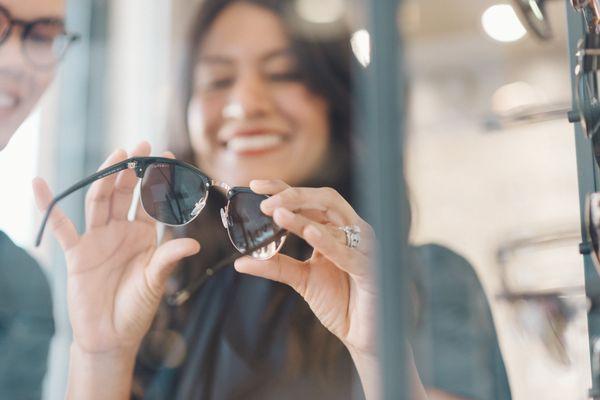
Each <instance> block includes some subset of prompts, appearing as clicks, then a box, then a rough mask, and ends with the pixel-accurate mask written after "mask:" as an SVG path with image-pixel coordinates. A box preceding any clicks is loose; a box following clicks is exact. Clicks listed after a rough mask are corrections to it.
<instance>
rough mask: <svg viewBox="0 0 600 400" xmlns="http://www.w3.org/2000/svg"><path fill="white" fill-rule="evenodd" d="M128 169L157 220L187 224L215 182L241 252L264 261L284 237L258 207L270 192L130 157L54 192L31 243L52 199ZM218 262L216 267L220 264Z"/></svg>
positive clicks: (176, 164) (168, 162)
mask: <svg viewBox="0 0 600 400" xmlns="http://www.w3.org/2000/svg"><path fill="white" fill-rule="evenodd" d="M127 169H132V170H134V171H135V174H136V175H137V177H138V178H139V179H140V202H141V204H142V208H143V209H144V211H145V212H146V214H148V215H149V216H150V217H151V218H152V219H154V220H155V221H158V222H160V223H163V224H165V225H168V226H183V225H186V224H189V223H190V222H192V221H193V220H194V219H195V218H196V217H197V216H198V215H199V214H200V212H201V211H202V209H203V208H204V206H205V205H206V201H207V200H208V193H209V189H210V188H211V187H219V188H221V189H224V190H225V191H226V196H227V205H226V206H225V207H224V208H222V209H221V221H222V223H223V226H224V227H225V229H227V233H228V235H229V239H230V241H231V243H232V244H233V246H234V247H235V248H236V249H237V250H238V251H239V252H240V253H242V254H243V255H251V256H252V257H253V258H255V259H259V260H266V259H269V258H271V257H273V256H274V255H275V254H277V253H278V252H279V250H280V249H281V247H282V246H283V243H284V242H285V238H286V236H285V233H286V231H285V230H283V229H281V228H280V227H278V226H277V225H276V224H275V222H274V221H273V219H272V218H271V217H269V216H267V215H265V214H263V213H262V211H261V210H260V203H261V202H262V201H263V200H265V199H267V198H268V196H265V195H261V194H256V193H254V192H252V190H250V188H246V187H233V188H232V187H230V186H229V185H227V184H226V183H223V182H217V181H215V180H212V179H211V178H209V177H208V176H207V175H205V174H204V173H203V172H201V171H200V170H199V169H197V168H196V167H194V166H192V165H190V164H187V163H184V162H182V161H179V160H174V159H171V158H164V157H133V158H129V159H127V160H124V161H122V162H119V163H117V164H114V165H112V166H110V167H107V168H105V169H102V170H100V171H98V172H96V173H95V174H92V175H90V176H89V177H87V178H85V179H82V180H81V181H79V182H77V183H75V184H74V185H73V186H71V187H70V188H69V189H67V190H65V191H64V192H62V193H60V194H59V195H57V196H56V197H55V198H54V199H53V200H52V202H51V203H50V206H49V207H48V210H47V211H46V214H45V215H44V219H43V221H42V225H41V227H40V230H39V233H38V235H37V239H36V244H35V245H36V246H39V245H40V243H41V241H42V236H43V234H44V229H45V227H46V224H47V222H48V218H49V216H50V213H51V211H52V209H53V208H54V206H55V205H56V203H58V202H59V201H60V200H62V199H64V198H65V197H67V196H69V195H70V194H72V193H73V192H75V191H77V190H79V189H81V188H83V187H85V186H87V185H89V184H91V183H92V182H94V181H96V180H98V179H102V178H105V177H107V176H109V175H112V174H116V173H118V172H120V171H124V170H127ZM225 264H226V263H225ZM225 264H224V265H225ZM217 267H218V268H216V269H220V268H221V267H222V266H217ZM214 270H215V268H213V271H214ZM209 274H210V273H209Z"/></svg>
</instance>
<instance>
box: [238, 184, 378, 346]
mask: <svg viewBox="0 0 600 400" xmlns="http://www.w3.org/2000/svg"><path fill="white" fill-rule="evenodd" d="M250 187H251V189H252V190H253V191H254V192H256V193H260V194H268V195H272V196H271V197H270V198H269V199H267V200H265V201H263V203H262V204H261V209H262V211H263V212H264V213H265V214H267V215H270V216H273V219H274V220H275V223H277V225H279V226H280V227H282V228H284V229H286V230H288V231H289V232H292V233H294V234H295V235H297V236H299V237H301V238H303V239H304V240H306V242H307V243H308V244H309V245H310V246H312V247H313V248H314V251H313V254H312V256H311V257H310V259H308V260H306V261H300V260H297V259H294V258H291V257H288V256H286V255H282V254H277V255H275V256H274V257H273V258H271V259H269V260H267V261H260V260H255V259H252V258H251V257H244V258H240V259H239V260H237V261H236V263H235V268H236V270H237V271H239V272H243V273H247V274H251V275H255V276H260V277H264V278H267V279H271V280H275V281H278V282H282V283H285V284H287V285H289V286H291V287H292V288H293V289H294V290H296V291H297V292H298V293H299V294H300V295H301V296H302V297H303V298H304V299H305V300H306V302H307V303H308V304H309V306H310V308H311V309H312V311H313V312H314V314H315V315H316V317H317V318H318V319H319V320H320V321H321V323H322V324H323V325H324V326H325V327H326V328H327V329H328V330H329V331H331V332H332V333H333V334H334V335H336V336H337V337H338V338H339V339H340V340H341V341H342V342H343V343H344V345H346V347H347V348H348V349H349V350H350V352H351V353H353V356H355V355H356V354H359V355H361V356H367V357H376V354H377V345H376V331H375V329H376V326H377V321H376V315H377V298H378V296H377V282H376V276H375V270H374V262H373V261H374V247H375V236H374V233H373V229H372V228H371V226H370V225H369V224H367V223H366V222H365V221H364V220H363V219H362V218H360V217H359V216H358V214H357V213H356V212H355V211H354V209H353V208H352V206H350V204H348V202H347V201H346V200H345V199H344V198H343V197H342V196H341V195H340V194H339V193H337V192H336V191H335V190H333V189H331V188H295V187H290V186H289V185H287V184H286V183H284V182H282V181H252V182H251V183H250ZM354 225H356V226H358V227H359V228H360V243H359V244H358V246H357V247H356V248H350V247H348V246H346V234H345V232H344V231H342V230H340V229H339V228H340V227H342V226H354Z"/></svg>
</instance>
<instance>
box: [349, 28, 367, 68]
mask: <svg viewBox="0 0 600 400" xmlns="http://www.w3.org/2000/svg"><path fill="white" fill-rule="evenodd" d="M350 45H351V46H352V52H353V53H354V56H355V57H356V59H357V60H358V62H359V63H360V64H361V65H362V66H363V67H365V68H367V67H368V66H369V64H370V63H371V36H370V35H369V32H367V30H366V29H361V30H359V31H356V32H354V33H353V34H352V38H351V39H350Z"/></svg>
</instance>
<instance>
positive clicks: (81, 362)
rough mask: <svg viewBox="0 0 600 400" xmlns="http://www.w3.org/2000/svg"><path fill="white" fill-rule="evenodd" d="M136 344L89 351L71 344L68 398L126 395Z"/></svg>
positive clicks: (118, 397)
mask: <svg viewBox="0 0 600 400" xmlns="http://www.w3.org/2000/svg"><path fill="white" fill-rule="evenodd" d="M136 353H137V348H135V349H134V348H119V349H114V350H111V351H105V352H88V351H85V350H84V349H82V348H81V347H80V346H78V345H77V344H76V343H72V344H71V353H70V366H69V384H68V386H69V388H68V398H69V399H83V398H85V399H106V398H111V399H128V398H129V397H130V393H131V381H132V377H133V368H134V366H135V357H136Z"/></svg>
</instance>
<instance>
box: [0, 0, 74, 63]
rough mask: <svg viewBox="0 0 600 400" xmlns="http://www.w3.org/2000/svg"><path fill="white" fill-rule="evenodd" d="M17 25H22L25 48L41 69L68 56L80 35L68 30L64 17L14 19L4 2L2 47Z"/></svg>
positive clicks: (0, 31) (0, 29)
mask: <svg viewBox="0 0 600 400" xmlns="http://www.w3.org/2000/svg"><path fill="white" fill-rule="evenodd" d="M16 27H20V28H21V33H20V40H21V51H22V53H23V55H24V56H25V58H26V59H27V60H28V61H29V63H30V64H31V65H32V66H33V67H35V68H38V69H47V68H52V67H54V66H55V65H56V64H58V63H59V62H60V60H61V59H62V58H63V57H64V55H65V54H66V52H67V50H68V49H69V47H70V46H71V44H72V43H73V42H75V41H77V40H79V38H80V37H79V35H77V34H72V33H68V32H66V31H65V26H64V21H63V20H62V18H38V19H35V20H31V21H24V20H21V19H17V18H14V17H13V16H12V15H11V13H10V12H9V11H8V10H7V9H6V8H5V7H2V6H1V5H0V46H2V45H5V44H6V42H7V41H8V39H9V38H10V37H11V35H12V34H13V32H14V31H15V28H16Z"/></svg>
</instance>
